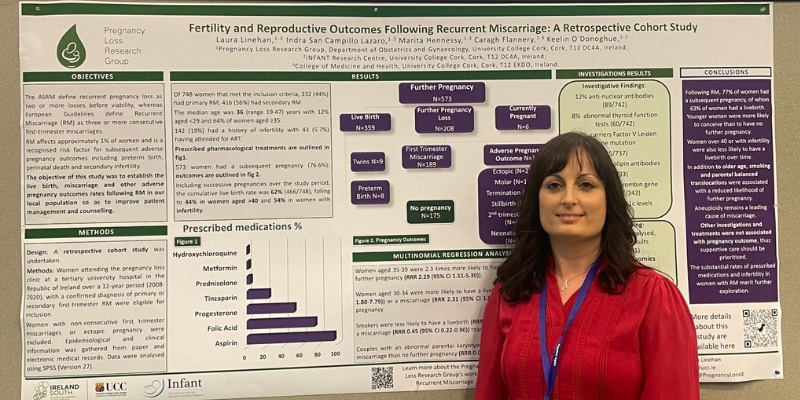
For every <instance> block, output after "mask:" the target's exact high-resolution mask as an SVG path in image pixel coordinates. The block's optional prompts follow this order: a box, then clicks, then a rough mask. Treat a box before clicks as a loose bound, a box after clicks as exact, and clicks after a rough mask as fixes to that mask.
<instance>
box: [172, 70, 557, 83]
mask: <svg viewBox="0 0 800 400" xmlns="http://www.w3.org/2000/svg"><path fill="white" fill-rule="evenodd" d="M169 76H170V80H172V81H173V82H176V81H322V82H336V81H350V82H355V81H365V82H366V81H372V82H374V81H412V80H413V81H437V80H473V79H480V80H503V79H550V78H551V77H552V72H551V71H550V70H531V71H523V70H508V71H414V72H257V71H240V72H225V71H222V72H205V71H197V72H183V71H181V72H170V74H169Z"/></svg>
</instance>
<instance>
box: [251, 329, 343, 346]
mask: <svg viewBox="0 0 800 400" xmlns="http://www.w3.org/2000/svg"><path fill="white" fill-rule="evenodd" d="M335 340H336V331H318V332H276V333H252V334H250V335H247V344H275V343H304V342H333V341H335Z"/></svg>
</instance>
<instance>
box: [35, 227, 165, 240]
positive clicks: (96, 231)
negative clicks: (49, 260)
mask: <svg viewBox="0 0 800 400" xmlns="http://www.w3.org/2000/svg"><path fill="white" fill-rule="evenodd" d="M166 234H167V227H166V226H112V227H87V228H54V229H25V239H56V238H86V237H120V236H165V235H166Z"/></svg>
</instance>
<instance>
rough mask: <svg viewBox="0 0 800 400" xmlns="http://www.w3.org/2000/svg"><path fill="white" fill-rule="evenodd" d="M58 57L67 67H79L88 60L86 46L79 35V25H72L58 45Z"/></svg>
mask: <svg viewBox="0 0 800 400" xmlns="http://www.w3.org/2000/svg"><path fill="white" fill-rule="evenodd" d="M56 57H57V58H58V62H59V63H61V65H63V66H65V67H67V68H78V67H80V66H81V64H83V62H84V61H85V60H86V48H85V47H83V42H81V38H79V37H78V25H72V28H69V30H67V33H65V34H64V36H62V37H61V40H60V41H59V42H58V46H57V47H56Z"/></svg>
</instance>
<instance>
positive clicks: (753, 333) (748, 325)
mask: <svg viewBox="0 0 800 400" xmlns="http://www.w3.org/2000/svg"><path fill="white" fill-rule="evenodd" d="M742 317H744V347H745V348H747V349H754V348H760V347H777V346H778V309H777V308H763V309H759V310H742Z"/></svg>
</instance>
